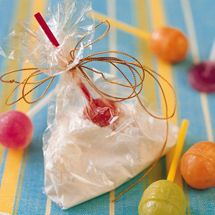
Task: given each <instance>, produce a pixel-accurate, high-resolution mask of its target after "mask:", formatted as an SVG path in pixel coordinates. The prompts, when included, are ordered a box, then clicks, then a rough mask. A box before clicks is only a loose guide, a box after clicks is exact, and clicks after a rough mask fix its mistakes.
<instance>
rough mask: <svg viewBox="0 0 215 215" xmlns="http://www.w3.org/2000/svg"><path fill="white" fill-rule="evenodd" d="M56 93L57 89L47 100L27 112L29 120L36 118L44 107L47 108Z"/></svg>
mask: <svg viewBox="0 0 215 215" xmlns="http://www.w3.org/2000/svg"><path fill="white" fill-rule="evenodd" d="M56 92H57V87H56V88H55V89H54V90H53V91H52V92H50V93H49V94H48V95H47V96H46V97H45V98H43V99H42V100H40V101H39V102H38V103H36V105H35V106H34V107H33V108H31V109H30V110H29V111H28V112H27V115H28V116H29V118H31V119H32V118H33V117H34V116H35V114H37V113H38V112H39V111H40V110H41V109H42V108H43V107H45V106H46V105H47V104H48V103H49V101H50V100H51V99H52V97H53V96H54V95H55V94H56Z"/></svg>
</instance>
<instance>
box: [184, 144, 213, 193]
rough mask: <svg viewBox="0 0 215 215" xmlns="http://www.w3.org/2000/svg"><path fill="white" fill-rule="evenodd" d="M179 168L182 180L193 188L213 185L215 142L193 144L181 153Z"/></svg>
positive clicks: (204, 187)
mask: <svg viewBox="0 0 215 215" xmlns="http://www.w3.org/2000/svg"><path fill="white" fill-rule="evenodd" d="M180 169H181V174H182V176H183V178H184V180H185V181H186V182H187V184H189V185H190V186H191V187H193V188H196V189H206V188H210V187H213V186H215V143H212V142H199V143H196V144H194V145H193V146H192V147H191V148H190V149H189V150H188V151H187V152H186V153H185V154H184V155H183V157H182V159H181V165H180Z"/></svg>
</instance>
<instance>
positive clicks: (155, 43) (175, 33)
mask: <svg viewBox="0 0 215 215" xmlns="http://www.w3.org/2000/svg"><path fill="white" fill-rule="evenodd" d="M150 47H151V49H152V51H153V53H154V54H155V55H157V57H159V58H161V59H162V60H164V61H168V62H170V63H177V62H179V61H182V60H183V59H184V58H185V57H186V55H187V51H188V40H187V38H186V36H185V35H184V34H183V33H182V32H181V31H179V30H178V29H175V28H170V27H163V28H160V29H158V30H156V31H154V32H153V33H152V34H151V38H150Z"/></svg>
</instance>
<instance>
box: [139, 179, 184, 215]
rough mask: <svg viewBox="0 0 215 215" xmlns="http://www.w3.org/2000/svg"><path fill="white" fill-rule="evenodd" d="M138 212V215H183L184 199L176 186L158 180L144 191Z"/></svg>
mask: <svg viewBox="0 0 215 215" xmlns="http://www.w3.org/2000/svg"><path fill="white" fill-rule="evenodd" d="M138 211H139V215H146V214H147V215H173V214H174V215H184V214H185V211H186V199H185V196H184V193H183V191H182V189H181V188H180V187H179V186H178V185H177V184H175V183H173V182H170V181H167V180H159V181H156V182H154V183H152V184H151V185H150V186H149V187H148V188H147V189H146V190H145V192H144V194H143V197H142V199H141V202H140V205H139V209H138Z"/></svg>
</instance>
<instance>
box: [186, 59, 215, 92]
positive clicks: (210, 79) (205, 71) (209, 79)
mask: <svg viewBox="0 0 215 215" xmlns="http://www.w3.org/2000/svg"><path fill="white" fill-rule="evenodd" d="M188 79H189V83H190V84H191V86H192V87H193V88H194V89H196V90H198V91H200V92H205V93H212V92H215V63H214V62H212V61H207V62H201V63H198V64H196V65H193V66H192V68H191V69H190V73H189V76H188Z"/></svg>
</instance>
